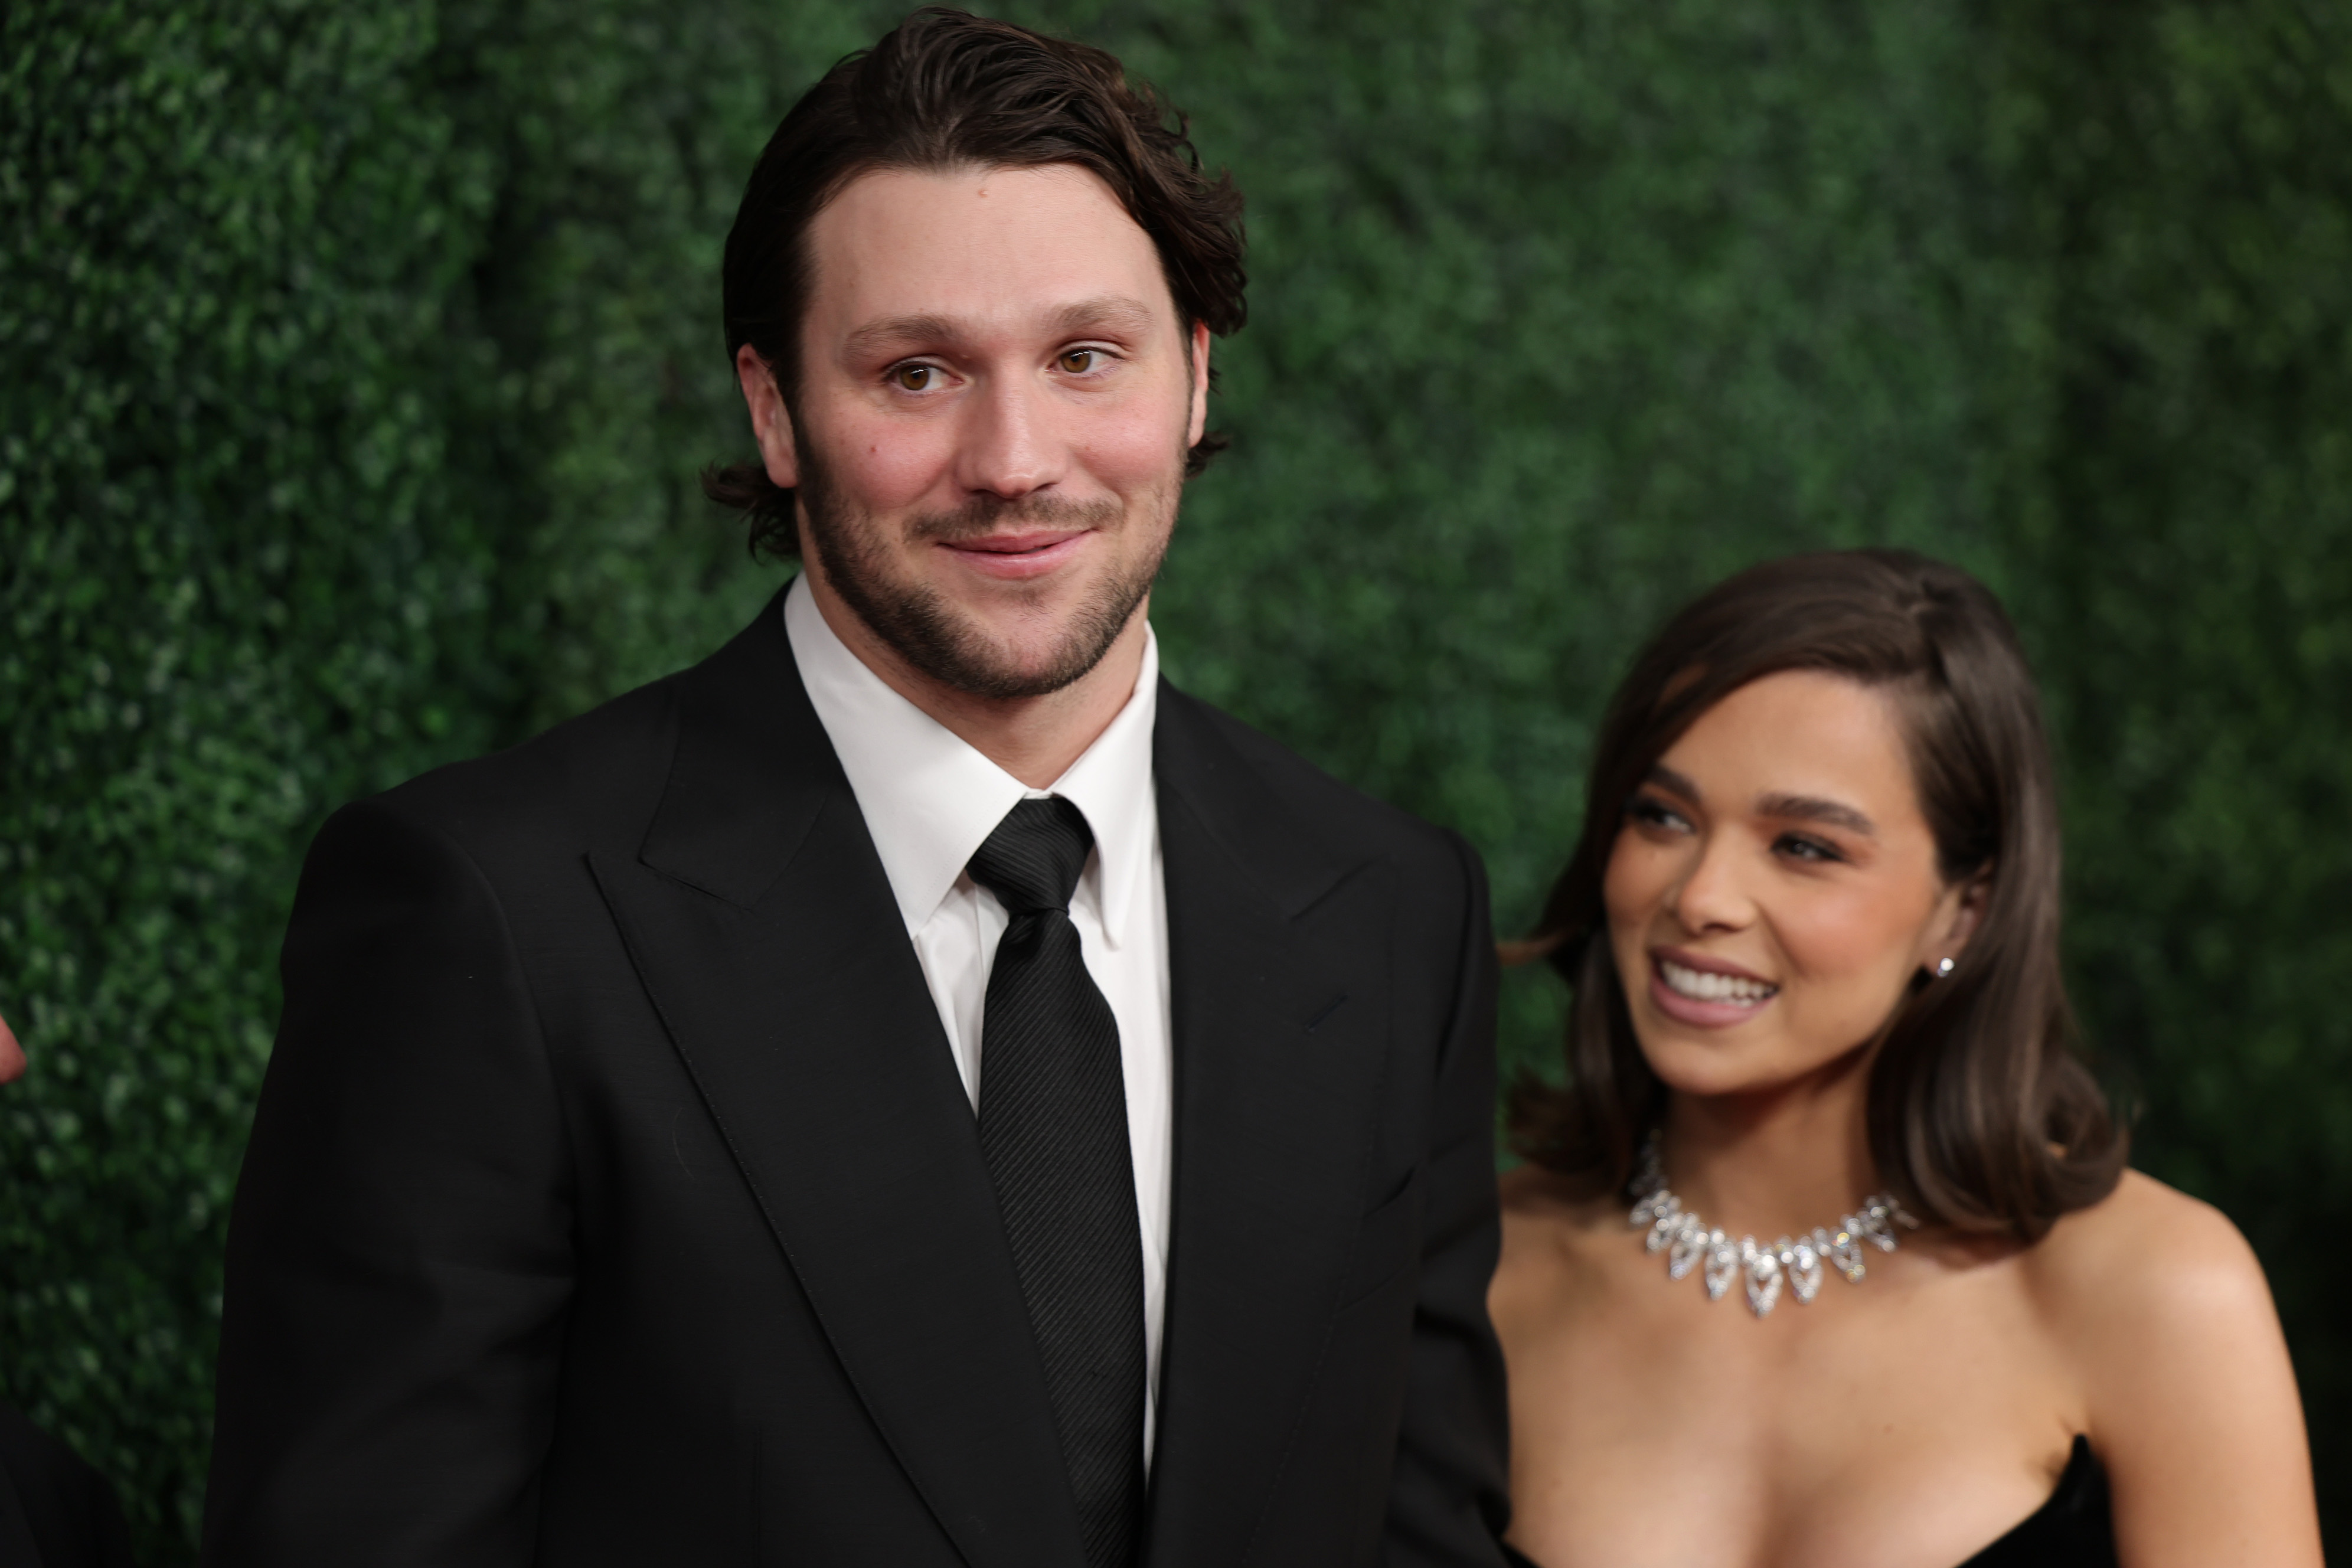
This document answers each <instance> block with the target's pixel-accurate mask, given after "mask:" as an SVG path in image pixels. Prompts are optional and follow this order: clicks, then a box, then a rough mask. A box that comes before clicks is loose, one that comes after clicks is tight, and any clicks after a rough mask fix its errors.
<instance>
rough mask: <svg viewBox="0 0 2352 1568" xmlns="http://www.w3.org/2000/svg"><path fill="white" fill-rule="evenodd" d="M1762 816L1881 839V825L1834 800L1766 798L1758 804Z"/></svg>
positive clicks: (1758, 801) (1786, 796)
mask: <svg viewBox="0 0 2352 1568" xmlns="http://www.w3.org/2000/svg"><path fill="white" fill-rule="evenodd" d="M1756 812H1757V815H1758V816H1778V817H1785V818H1793V819H1795V820H1796V821H1799V822H1818V823H1822V824H1823V825H1825V826H1831V827H1843V828H1846V829H1848V830H1850V831H1852V832H1855V833H1859V834H1863V835H1864V836H1865V837H1872V838H1875V837H1878V825H1877V824H1876V823H1874V822H1873V821H1871V820H1870V818H1869V817H1867V816H1864V815H1863V814H1862V813H1861V812H1858V811H1856V810H1854V808H1853V807H1852V806H1850V805H1841V804H1839V803H1838V802H1836V801H1833V800H1823V799H1822V798H1821V797H1820V796H1819V795H1759V796H1758V797H1757V801H1756Z"/></svg>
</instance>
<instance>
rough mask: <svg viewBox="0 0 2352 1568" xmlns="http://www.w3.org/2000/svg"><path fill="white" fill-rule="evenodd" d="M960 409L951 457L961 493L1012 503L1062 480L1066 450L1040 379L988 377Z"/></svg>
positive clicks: (1019, 375) (1011, 375)
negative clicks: (983, 493)
mask: <svg viewBox="0 0 2352 1568" xmlns="http://www.w3.org/2000/svg"><path fill="white" fill-rule="evenodd" d="M965 407H966V409H967V410H968V413H967V415H966V421H965V425H964V428H963V430H962V432H961V446H960V447H959V449H958V451H957V453H956V469H957V471H956V479H957V481H958V482H959V483H961V485H962V486H963V488H964V489H967V490H985V491H987V492H988V493H989V494H991V495H994V496H998V497H1001V498H1003V500H1019V499H1020V498H1021V497H1023V496H1025V495H1031V494H1034V493H1035V492H1036V491H1038V490H1041V489H1045V488H1047V487H1048V486H1050V485H1053V484H1055V483H1056V482H1058V481H1059V480H1060V479H1061V478H1062V477H1063V472H1064V469H1065V468H1066V466H1067V458H1068V447H1067V444H1066V441H1065V440H1064V439H1063V438H1062V435H1061V431H1060V426H1059V421H1058V419H1057V418H1056V414H1057V412H1058V410H1057V407H1056V405H1055V399H1054V397H1053V395H1052V393H1051V391H1050V389H1048V388H1047V387H1045V385H1043V384H1041V378H1039V377H1036V376H1034V375H1028V374H1022V373H1021V372H1019V371H1007V372H1004V373H1001V374H992V375H990V376H989V377H988V378H987V379H986V381H985V382H984V383H983V384H982V387H981V388H980V395H978V396H977V397H974V398H972V399H971V400H970V401H969V402H967V404H966V405H965Z"/></svg>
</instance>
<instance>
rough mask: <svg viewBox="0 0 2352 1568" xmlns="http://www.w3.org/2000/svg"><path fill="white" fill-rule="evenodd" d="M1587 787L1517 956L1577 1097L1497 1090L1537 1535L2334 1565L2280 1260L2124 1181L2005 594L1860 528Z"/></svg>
mask: <svg viewBox="0 0 2352 1568" xmlns="http://www.w3.org/2000/svg"><path fill="white" fill-rule="evenodd" d="M1587 799H1588V803H1589V804H1588V806H1587V811H1588V816H1587V820H1586V824H1585V829H1584V833H1583V837H1582V839H1581V841H1580V844H1579V846H1578V847H1577V851H1576V854H1575V857H1574V858H1573V859H1572V860H1571V862H1570V865H1569V868H1568V870H1567V872H1566V873H1565V874H1564V875H1563V876H1562V877H1561V879H1560V881H1559V886H1558V888H1557V889H1555V891H1554V893H1553V895H1552V898H1551V900H1550V904H1549V909H1548V910H1547V911H1546V919H1545V922H1544V927H1543V929H1542V931H1540V932H1539V933H1538V936H1537V937H1536V938H1535V939H1534V940H1533V941H1532V942H1528V943H1525V944H1522V949H1523V952H1525V953H1526V954H1527V955H1528V956H1532V955H1534V954H1536V953H1541V954H1544V955H1546V956H1548V957H1549V959H1550V961H1551V963H1553V964H1554V965H1555V966H1557V967H1558V968H1559V971H1560V973H1562V974H1563V975H1565V976H1566V978H1567V979H1568V981H1569V982H1570V984H1571V985H1572V986H1573V987H1574V988H1575V1004H1574V1009H1573V1012H1572V1016H1571V1019H1570V1030H1569V1041H1568V1047H1569V1049H1568V1056H1569V1068H1570V1076H1569V1079H1568V1082H1567V1084H1566V1086H1565V1087H1562V1088H1553V1087H1549V1086H1546V1085H1543V1084H1540V1083H1534V1082H1529V1083H1524V1084H1522V1085H1521V1086H1520V1087H1519V1089H1518V1092H1517V1097H1516V1103H1515V1106H1514V1114H1513V1132H1514V1134H1515V1139H1516V1142H1517V1146H1518V1148H1519V1151H1520V1152H1521V1153H1522V1154H1523V1155H1525V1156H1526V1158H1527V1159H1528V1164H1527V1165H1526V1166H1525V1167H1523V1168H1522V1169H1521V1170H1519V1171H1518V1172H1516V1173H1513V1174H1512V1175H1511V1176H1509V1177H1507V1179H1506V1182H1505V1200H1504V1244H1503V1257H1502V1262H1501V1266H1500V1268H1498V1270H1497V1272H1496V1279H1495V1284H1494V1288H1493V1291H1492V1294H1491V1298H1490V1300H1491V1304H1492V1308H1493V1312H1494V1318H1495V1325H1496V1331H1497V1332H1498V1333H1499V1335H1500V1337H1501V1340H1502V1343H1503V1348H1504V1352H1505V1355H1506V1358H1507V1363H1508V1365H1509V1372H1510V1393H1511V1418H1512V1492H1513V1508H1514V1523H1513V1526H1512V1540H1513V1541H1514V1542H1515V1543H1516V1545H1517V1548H1518V1549H1519V1550H1520V1551H1522V1552H1525V1553H1526V1554H1527V1555H1528V1557H1530V1558H1532V1559H1534V1560H1535V1561H1537V1562H1538V1563H1541V1564H1542V1565H1543V1568H1577V1565H1579V1564H1583V1563H1595V1564H1598V1563H1611V1564H1621V1565H1622V1564H1627V1563H1675V1564H1680V1565H1683V1568H1694V1565H1705V1564H1714V1563H1720V1564H1723V1565H1725V1568H1731V1565H1734V1564H1738V1565H1755V1564H1773V1563H1807V1564H1809V1565H1814V1568H1822V1565H1826V1568H1838V1565H1840V1564H1848V1563H1851V1564H1854V1565H1855V1568H1861V1565H1864V1564H1868V1565H1870V1568H1896V1565H1906V1564H1908V1565H1916V1568H1949V1565H1950V1564H1952V1563H1961V1562H1962V1561H1963V1560H1964V1559H1965V1561H1966V1563H1967V1564H1968V1565H1969V1568H1991V1565H1994V1564H2018V1563H2068V1564H2094V1563H2116V1562H2121V1563H2125V1564H2127V1565H2129V1568H2152V1565H2158V1564H2168V1563H2181V1564H2188V1563H2212V1562H2255V1561H2260V1562H2263V1563H2317V1562H2318V1538H2317V1531H2316V1525H2315V1519H2314V1511H2313V1501H2312V1487H2311V1475H2310V1463H2309V1458H2308V1455H2307V1452H2306V1449H2305V1441H2304V1433H2303V1424H2302V1416H2301V1412H2300V1410H2299V1409H2298V1407H2297V1404H2296V1399H2295V1392H2294V1379H2293V1374H2292V1372H2291V1370H2290V1368H2289V1366H2288V1363H2287V1359H2286V1354H2285V1347H2284V1343H2283V1342H2282V1340H2281V1337H2280V1333H2279V1329H2278V1324H2277V1319H2276V1315H2275V1313H2274V1311H2273V1308H2272V1305H2271V1301H2270V1297H2269V1293H2268V1289H2267V1288H2266V1286H2265V1284H2264V1282H2263V1277H2262V1273H2261V1270H2260V1268H2259V1267H2258V1266H2257V1265H2256V1264H2255V1263H2254V1260H2253V1258H2252V1253H2251V1252H2250V1251H2249V1250H2248V1248H2247V1247H2246V1245H2245V1243H2244V1241H2243V1240H2242V1238H2241V1237H2239V1236H2238V1234H2237V1232H2236V1231H2235V1230H2234V1229H2233V1228H2232V1227H2231V1226H2230V1224H2229V1222H2228V1221H2227V1220H2225V1219H2223V1218H2222V1217H2221V1215H2218V1214H2217V1213H2215V1212H2214V1211H2212V1210H2210V1209H2209V1208H2206V1207H2205V1206H2204V1205H2200V1204H2197V1203H2194V1202H2192V1201H2190V1200H2189V1199H2187V1198H2185V1197H2183V1196H2181V1195H2180V1194H2178V1193H2175V1192H2173V1191H2171V1190H2170V1189H2168V1188H2166V1187H2163V1186H2161V1185H2159V1184H2157V1183H2155V1182H2153V1181H2150V1180H2148V1179H2147V1178H2146V1177H2144V1176H2140V1175H2138V1174H2137V1173H2131V1172H2128V1171H2126V1170H2125V1168H2124V1158H2125V1142H2124V1138H2123V1135H2122V1133H2121V1131H2119V1130H2118V1128H2117V1127H2116V1123H2115V1122H2114V1121H2113V1120H2112V1119H2111V1117H2110V1116H2109V1114H2108V1111H2107V1108H2106V1105H2105V1100H2104V1098H2103V1096H2102V1095H2101V1093H2100V1090H2099V1088H2098V1085H2097V1083H2096V1081H2095V1079H2093V1078H2092V1076H2091V1074H2090V1072H2089V1071H2088V1069H2087V1068H2084V1066H2083V1064H2082V1063H2081V1062H2080V1061H2079V1060H2078V1059H2077V1058H2075V1057H2074V1054H2073V1052H2072V1049H2071V1041H2070V1025H2069V1018H2068V1012H2067V1006H2066V999H2065V994H2064V989H2063V982H2062V977H2061V973H2060V968H2059V950H2058V927H2059V901H2060V877H2059V843H2058V828H2057V816H2056V810H2055V805H2054V801H2053V789H2052V783H2051V767H2050V762H2049V757H2048V753H2047V749H2046V743H2045V742H2044V740H2043V735H2042V719H2041V711H2040V703H2039V701H2038V700H2037V698H2036V695H2035V692H2034V688H2033V684H2032V678H2031V677H2030V675H2029V674H2028V672H2027V670H2026V667H2025V661H2024V658H2023V656H2022V654H2021V652H2020V650H2019V647H2018V645H2017V641H2016V638H2015V636H2014V634H2013V633H2012V631H2011V627H2010V624H2009V620H2008V617H2007V616H2005V615H2004V614H2003V613H2002V612H2001V609H2000V605H1999V604H1998V603H1996V602H1995V601H1994V599H1993V597H1992V595H1990V594H1989V593H1987V592H1986V590H1985V589H1984V588H1983V586H1982V585H1981V584H1978V583H1977V582H1976V581H1975V580H1974V579H1972V578H1970V577H1969V576H1968V575H1967V574H1965V573H1962V572H1959V571H1958V570H1956V569H1954V568H1952V567H1948V566H1944V565H1940V564H1937V563H1934V562H1930V561H1927V560H1925V559H1922V558H1920V557H1918V556H1915V555H1910V554H1906V553H1903V552H1884V551H1858V552H1843V553H1832V554H1822V555H1811V556H1801V557H1796V558H1792V559H1790V560H1785V561H1780V562H1774V563H1768V564H1766V565H1763V566H1759V567H1757V568H1754V569H1753V570H1751V571H1748V572H1747V573H1744V574H1741V575H1739V576H1738V577H1735V578H1733V579H1731V580H1730V581H1729V582H1727V583H1726V584H1722V585H1721V586H1720V587H1718V588H1717V589H1716V590H1714V591H1713V592H1712V593H1710V594H1708V595H1706V596H1705V597H1703V598H1701V599H1700V600H1699V601H1698V602H1697V603H1696V604H1695V605H1692V606H1690V607H1689V608H1688V609H1686V610H1685V611H1684V612H1683V614H1682V615H1681V616H1678V617H1676V618H1675V621H1674V622H1673V623H1672V624H1671V625H1669V626H1667V627H1666V629H1665V630H1664V632H1663V633H1662V634H1661V635H1660V636H1659V637H1657V639H1656V640H1655V641H1654V642H1653V643H1652V644H1651V646H1650V647H1649V648H1648V649H1647V650H1646V651H1645V652H1644V653H1643V656H1642V658H1640V660H1639V661H1638V662H1637V663H1636V665H1635V667H1634V669H1633V673H1632V675H1631V676H1630V677H1629V678H1628V679H1627V681H1626V684H1625V686H1624V687H1623V689H1622V690H1621V691H1620V692H1619V693H1618V695H1617V697H1616V700H1615V701H1614V702H1613V704H1612V707H1611V710H1610V713H1609V717H1608V720H1607V721H1606V723H1605V725H1604V727H1603V729H1602V731H1601V742H1600V745H1599V747H1598V749H1597V752H1596V755H1595V763H1594V769H1593V780H1592V786H1591V793H1590V795H1588V797H1587ZM1863 1194H1872V1195H1869V1196H1866V1197H1865V1196H1864V1195H1863ZM1628 1203H1630V1205H1631V1213H1630V1215H1628V1211H1627V1207H1626V1205H1627V1204H1628ZM1702 1213H1704V1215H1706V1216H1707V1217H1706V1218H1702V1217H1701V1215H1702ZM1629 1217H1630V1219H1631V1220H1632V1223H1633V1227H1634V1229H1633V1232H1631V1233H1629V1231H1628V1227H1627V1219H1628V1218H1629ZM1643 1233H1646V1234H1645V1235H1643ZM1637 1237H1640V1239H1637ZM1759 1237H1760V1238H1774V1239H1759ZM1661 1253H1663V1254H1664V1257H1663V1258H1659V1257H1655V1256H1654V1255H1656V1254H1661ZM1832 1271H1834V1272H1836V1273H1838V1274H1840V1275H1842V1276H1843V1278H1844V1279H1846V1280H1847V1281H1848V1282H1850V1283H1851V1284H1853V1285H1862V1284H1863V1283H1864V1280H1865V1279H1867V1281H1868V1289H1857V1290H1848V1289H1845V1288H1844V1287H1837V1288H1834V1289H1830V1290H1828V1291H1826V1292H1824V1291H1823V1289H1822V1281H1823V1279H1825V1277H1826V1276H1827V1274H1828V1273H1830V1272H1832ZM1694 1274H1696V1276H1697V1279H1689V1277H1690V1276H1692V1275H1694ZM1676 1282H1683V1283H1676ZM1735 1294H1736V1297H1737V1298H1744V1301H1745V1305H1746V1307H1747V1309H1748V1310H1747V1311H1746V1312H1740V1311H1738V1310H1736V1309H1730V1308H1726V1307H1724V1306H1722V1305H1720V1303H1721V1301H1722V1299H1723V1298H1724V1297H1726V1296H1733V1295H1735ZM1786 1298H1793V1302H1794V1305H1793V1306H1792V1307H1790V1308H1788V1309H1781V1308H1780V1303H1781V1301H1782V1300H1784V1299H1786ZM1662 1477H1664V1478H1672V1479H1673V1482H1674V1484H1673V1486H1672V1488H1671V1489H1670V1490H1669V1491H1667V1492H1666V1493H1665V1494H1664V1496H1662V1495H1661V1491H1660V1487H1659V1479H1660V1478H1662ZM2111 1482H2112V1497H2113V1502H2112V1506H2111V1505H2110V1501H2109V1497H2110V1491H2109V1488H2110V1484H2111ZM1662 1502H1663V1503H1664V1506H1661V1505H1662ZM2037 1503H2039V1505H2040V1506H2039V1507H2036V1504H2037ZM2020 1521H2021V1522H2020ZM1971 1552H1974V1553H1975V1555H1970V1553H1971Z"/></svg>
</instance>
